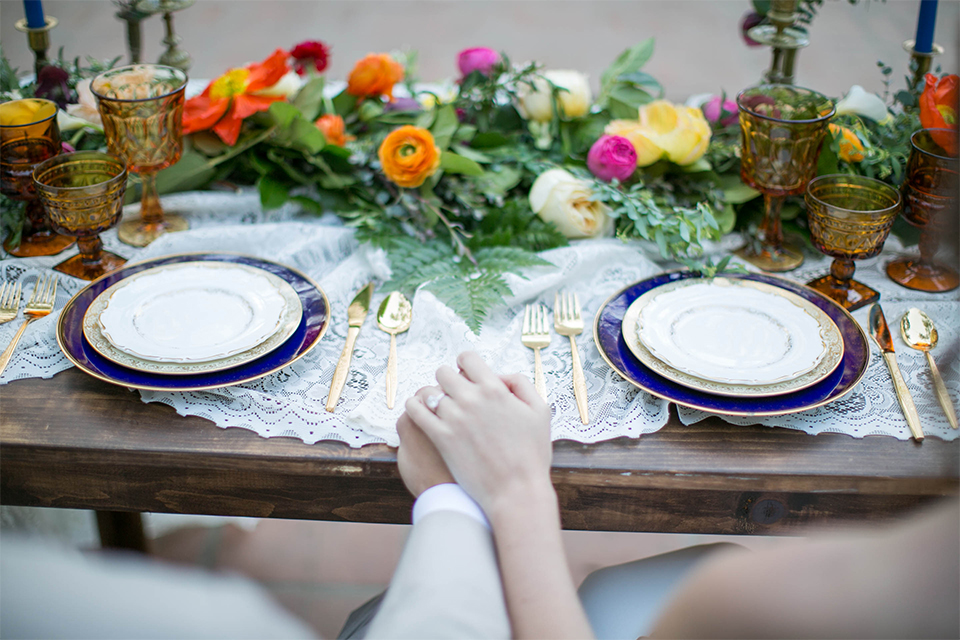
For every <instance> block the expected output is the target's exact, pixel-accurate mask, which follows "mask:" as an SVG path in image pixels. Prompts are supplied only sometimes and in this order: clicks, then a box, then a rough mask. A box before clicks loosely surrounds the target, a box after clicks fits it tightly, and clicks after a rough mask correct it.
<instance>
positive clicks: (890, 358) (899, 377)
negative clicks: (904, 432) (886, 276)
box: [870, 304, 923, 442]
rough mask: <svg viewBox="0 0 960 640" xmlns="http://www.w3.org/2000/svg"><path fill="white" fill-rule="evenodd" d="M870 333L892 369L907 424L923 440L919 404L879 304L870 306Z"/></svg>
mask: <svg viewBox="0 0 960 640" xmlns="http://www.w3.org/2000/svg"><path fill="white" fill-rule="evenodd" d="M870 335H872V336H873V339H874V340H875V341H876V342H877V346H879V347H880V351H881V353H882V354H883V360H884V362H886V363H887V369H889V370H890V377H891V378H892V379H893V390H894V391H896V392H897V400H898V401H899V402H900V409H901V410H902V411H903V417H904V418H906V419H907V426H909V427H910V433H911V434H913V439H914V440H916V441H917V442H920V441H921V440H923V429H922V428H921V427H920V414H918V413H917V406H916V405H915V404H914V403H913V396H911V395H910V390H909V389H908V388H907V383H906V382H904V380H903V374H901V373H900V367H899V365H897V355H896V354H895V353H894V351H893V337H891V335H890V327H888V326H887V319H886V318H885V317H883V309H881V308H880V305H879V304H874V305H873V306H872V307H870Z"/></svg>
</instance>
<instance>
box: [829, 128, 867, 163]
mask: <svg viewBox="0 0 960 640" xmlns="http://www.w3.org/2000/svg"><path fill="white" fill-rule="evenodd" d="M830 133H832V134H833V137H834V138H836V137H837V136H840V159H841V160H843V161H844V162H860V161H861V160H863V158H864V155H863V151H864V149H863V143H862V142H860V138H858V137H857V134H855V133H854V132H853V131H851V130H850V129H848V128H846V127H841V126H840V125H838V124H832V123H831V124H830Z"/></svg>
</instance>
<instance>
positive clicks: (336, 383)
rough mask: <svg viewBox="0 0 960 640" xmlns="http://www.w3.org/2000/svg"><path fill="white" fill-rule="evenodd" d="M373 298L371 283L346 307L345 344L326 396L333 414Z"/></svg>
mask: <svg viewBox="0 0 960 640" xmlns="http://www.w3.org/2000/svg"><path fill="white" fill-rule="evenodd" d="M372 296H373V283H372V282H371V283H370V284H368V285H367V286H365V287H364V288H363V289H360V291H359V292H358V293H357V295H356V296H354V298H353V302H351V303H350V306H349V307H347V322H348V324H349V328H348V329H347V343H346V344H345V345H343V353H341V354H340V360H339V362H337V370H336V371H334V372H333V381H332V382H331V383H330V395H329V396H327V411H329V412H330V413H333V410H334V409H336V408H337V400H339V399H340V392H341V391H343V385H344V383H345V382H346V381H347V374H349V373H350V358H351V357H353V346H354V345H355V344H356V342H357V336H358V335H360V327H362V326H363V321H364V320H366V319H367V311H369V310H370V298H371V297H372Z"/></svg>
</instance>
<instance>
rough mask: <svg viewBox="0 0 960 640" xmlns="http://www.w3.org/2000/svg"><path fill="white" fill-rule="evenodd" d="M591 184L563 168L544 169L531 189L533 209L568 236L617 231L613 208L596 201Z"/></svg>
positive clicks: (584, 236)
mask: <svg viewBox="0 0 960 640" xmlns="http://www.w3.org/2000/svg"><path fill="white" fill-rule="evenodd" d="M592 197H593V191H592V190H591V189H590V183H589V182H587V181H585V180H579V179H577V178H575V177H574V176H573V175H571V174H570V173H569V172H568V171H565V170H563V169H550V170H549V171H544V172H543V173H541V174H540V176H539V177H538V178H537V179H536V181H534V183H533V186H532V187H531V188H530V208H531V209H533V212H534V213H536V214H537V215H539V216H540V217H541V218H543V219H544V220H546V221H547V222H552V223H553V224H555V225H556V227H557V228H558V229H559V230H560V232H561V233H563V235H565V236H567V237H568V238H595V237H598V236H602V235H609V233H610V232H611V231H613V220H612V219H611V218H610V217H609V216H608V215H607V213H608V212H609V209H608V208H607V206H606V205H605V204H603V203H602V202H597V201H594V200H592V199H591V198H592Z"/></svg>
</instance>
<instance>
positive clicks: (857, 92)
mask: <svg viewBox="0 0 960 640" xmlns="http://www.w3.org/2000/svg"><path fill="white" fill-rule="evenodd" d="M845 113H853V114H856V115H858V116H864V117H867V118H870V119H871V120H873V121H875V122H879V123H880V124H886V123H887V122H889V121H890V119H891V118H893V116H891V115H890V112H889V111H887V105H885V104H884V103H883V100H881V99H880V96H878V95H877V94H875V93H867V92H866V91H865V90H864V88H863V87H861V86H860V85H858V84H855V85H853V86H852V87H850V91H849V92H848V93H847V95H846V96H844V98H843V100H841V101H840V102H838V103H837V115H838V116H842V115H843V114H845Z"/></svg>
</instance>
